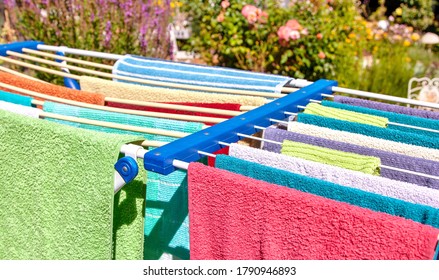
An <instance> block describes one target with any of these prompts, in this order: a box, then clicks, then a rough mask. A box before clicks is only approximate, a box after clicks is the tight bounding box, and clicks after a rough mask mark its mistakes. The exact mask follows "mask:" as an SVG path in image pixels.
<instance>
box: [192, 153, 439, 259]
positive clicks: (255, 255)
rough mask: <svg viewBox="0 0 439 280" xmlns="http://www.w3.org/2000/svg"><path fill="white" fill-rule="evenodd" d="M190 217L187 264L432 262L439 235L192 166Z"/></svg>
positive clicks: (410, 223) (425, 228)
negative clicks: (194, 261)
mask: <svg viewBox="0 0 439 280" xmlns="http://www.w3.org/2000/svg"><path fill="white" fill-rule="evenodd" d="M221 157H223V156H221ZM302 177H303V176H302ZM303 178H305V177H303ZM316 181H318V180H316ZM292 184H295V185H306V182H305V181H302V180H299V181H297V182H295V183H294V182H293V183H292ZM189 217H190V239H191V259H208V260H211V259H247V260H248V259H283V260H292V259H311V260H314V259H426V260H431V259H432V258H433V255H434V249H435V246H436V243H437V236H438V232H439V231H438V230H437V229H435V228H432V227H430V226H426V225H421V224H419V223H415V222H413V221H410V220H406V219H402V218H400V217H395V216H392V215H388V214H384V213H378V212H374V211H371V210H368V209H364V208H360V207H356V206H353V205H349V204H347V203H340V202H336V201H334V200H330V199H326V198H323V197H319V196H315V195H312V194H309V193H304V192H300V191H297V190H294V189H290V188H285V187H281V186H278V185H273V184H269V183H265V182H263V181H258V180H255V179H251V178H248V177H244V176H241V175H237V174H233V173H230V172H227V171H224V170H220V169H216V168H212V167H206V166H203V165H201V164H196V163H195V164H190V165H189Z"/></svg>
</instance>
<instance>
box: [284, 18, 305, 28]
mask: <svg viewBox="0 0 439 280" xmlns="http://www.w3.org/2000/svg"><path fill="white" fill-rule="evenodd" d="M286 25H287V26H288V27H289V28H291V29H293V30H302V28H303V27H302V25H300V23H299V22H298V21H297V20H295V19H290V20H289V21H287V24H286Z"/></svg>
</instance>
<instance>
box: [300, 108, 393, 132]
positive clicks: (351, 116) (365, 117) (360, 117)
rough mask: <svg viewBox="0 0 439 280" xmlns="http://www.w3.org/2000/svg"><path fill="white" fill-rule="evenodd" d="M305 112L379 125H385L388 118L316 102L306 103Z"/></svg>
mask: <svg viewBox="0 0 439 280" xmlns="http://www.w3.org/2000/svg"><path fill="white" fill-rule="evenodd" d="M303 112H304V113H305V114H310V115H316V116H321V117H327V118H333V119H337V120H342V121H348V122H356V123H362V124H368V125H374V126H379V127H387V123H388V122H389V120H388V119H387V118H382V117H377V116H374V115H370V114H362V113H358V112H353V111H349V110H342V109H338V108H331V107H325V106H322V105H320V104H317V103H309V104H308V105H306V108H305V110H304V111H303Z"/></svg>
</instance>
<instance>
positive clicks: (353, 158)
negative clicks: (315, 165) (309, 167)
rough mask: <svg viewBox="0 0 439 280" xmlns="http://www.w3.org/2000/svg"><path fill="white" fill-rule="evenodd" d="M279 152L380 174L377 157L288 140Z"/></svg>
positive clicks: (367, 172)
mask: <svg viewBox="0 0 439 280" xmlns="http://www.w3.org/2000/svg"><path fill="white" fill-rule="evenodd" d="M281 153H282V154H284V155H287V156H291V157H298V158H303V159H307V160H310V161H315V162H320V163H324V164H329V165H334V166H338V167H342V168H345V169H349V170H354V171H359V172H363V173H366V174H371V175H378V176H379V175H380V165H381V160H380V158H377V157H371V156H363V155H359V154H355V153H348V152H341V151H338V150H334V149H328V148H322V147H319V146H315V145H310V144H305V143H301V142H296V141H290V140H285V141H283V143H282V150H281Z"/></svg>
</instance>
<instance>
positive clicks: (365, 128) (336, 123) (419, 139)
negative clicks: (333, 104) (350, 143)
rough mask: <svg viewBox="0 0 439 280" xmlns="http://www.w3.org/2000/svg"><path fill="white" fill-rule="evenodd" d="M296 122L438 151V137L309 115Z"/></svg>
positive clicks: (299, 118)
mask: <svg viewBox="0 0 439 280" xmlns="http://www.w3.org/2000/svg"><path fill="white" fill-rule="evenodd" d="M297 121H298V122H301V123H306V124H312V125H318V126H322V127H327V128H331V129H335V130H340V131H347V132H352V133H358V134H362V135H367V136H372V137H376V138H380V139H385V140H391V141H395V142H400V143H406V144H412V145H417V146H422V147H427V148H433V149H439V137H428V136H425V135H420V134H417V133H410V132H403V131H399V130H394V129H386V128H381V127H376V126H372V125H367V124H359V123H352V122H347V121H340V120H336V119H332V118H325V117H320V116H314V115H309V114H299V115H298V117H297Z"/></svg>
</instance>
